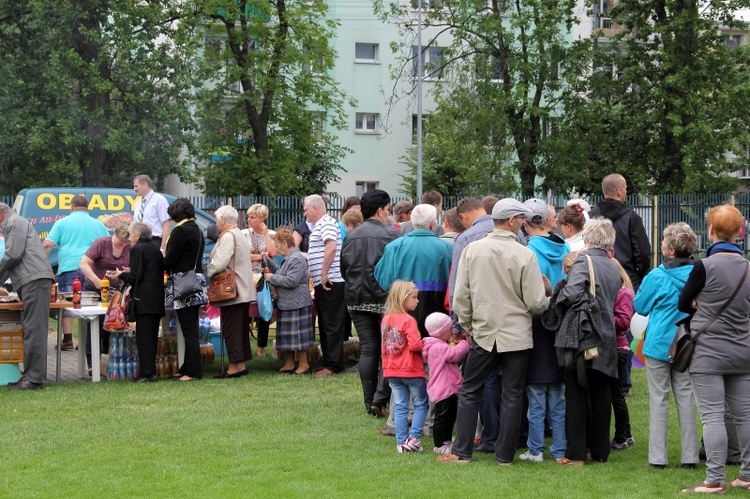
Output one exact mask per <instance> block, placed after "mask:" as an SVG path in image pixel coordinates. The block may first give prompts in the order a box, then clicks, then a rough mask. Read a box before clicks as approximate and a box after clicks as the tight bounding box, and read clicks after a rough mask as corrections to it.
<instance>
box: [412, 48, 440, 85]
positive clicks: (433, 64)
mask: <svg viewBox="0 0 750 499" xmlns="http://www.w3.org/2000/svg"><path fill="white" fill-rule="evenodd" d="M418 50H419V49H418V47H412V50H411V55H412V74H413V75H414V77H415V78H416V76H417V55H418ZM442 77H443V49H442V48H440V47H423V48H422V78H430V79H435V80H439V79H440V78H442Z"/></svg>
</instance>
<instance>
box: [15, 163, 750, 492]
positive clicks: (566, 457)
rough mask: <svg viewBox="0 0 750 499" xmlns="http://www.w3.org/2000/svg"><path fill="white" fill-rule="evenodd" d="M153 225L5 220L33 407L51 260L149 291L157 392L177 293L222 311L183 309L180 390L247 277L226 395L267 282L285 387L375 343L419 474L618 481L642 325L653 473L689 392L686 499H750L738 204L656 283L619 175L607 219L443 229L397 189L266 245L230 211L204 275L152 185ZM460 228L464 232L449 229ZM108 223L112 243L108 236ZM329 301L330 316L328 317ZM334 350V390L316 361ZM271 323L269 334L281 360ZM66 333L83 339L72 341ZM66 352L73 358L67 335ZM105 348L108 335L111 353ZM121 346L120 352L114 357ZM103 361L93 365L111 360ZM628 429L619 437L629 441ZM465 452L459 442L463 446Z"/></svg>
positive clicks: (141, 349)
mask: <svg viewBox="0 0 750 499" xmlns="http://www.w3.org/2000/svg"><path fill="white" fill-rule="evenodd" d="M134 190H135V191H136V193H137V194H139V195H140V196H141V199H140V200H139V201H138V203H137V204H136V206H135V210H134V221H133V223H132V224H130V225H127V224H121V225H120V226H118V227H117V228H116V229H115V231H114V234H112V235H108V233H107V231H106V228H104V230H103V231H102V229H103V226H101V227H100V225H101V223H100V222H98V221H97V220H95V219H94V218H93V217H90V216H88V214H87V213H86V211H87V208H88V205H87V202H86V199H85V198H83V196H76V197H75V198H73V202H72V203H71V212H72V213H71V216H70V217H66V218H65V219H62V220H60V221H58V222H57V223H56V224H55V226H54V227H53V230H52V231H51V232H50V234H49V236H48V238H47V240H45V241H44V243H43V244H42V243H41V242H40V241H39V239H38V238H37V237H36V234H35V233H34V231H33V227H31V226H30V224H29V223H28V221H26V220H24V219H23V218H21V217H19V216H18V215H16V214H14V213H13V212H12V210H11V209H10V208H9V207H8V206H7V205H4V204H2V203H0V226H2V229H3V231H4V233H5V244H6V251H5V254H4V255H3V257H2V260H0V279H4V278H5V277H7V276H10V278H11V280H12V281H13V284H14V287H15V289H16V290H17V291H18V293H19V296H20V297H21V298H22V299H23V300H24V302H25V307H26V310H27V311H30V312H31V313H28V312H27V313H26V314H25V316H24V331H25V333H24V342H25V346H26V357H25V359H24V372H23V376H22V378H21V380H20V381H19V382H17V383H14V384H11V385H10V388H11V389H17V390H25V389H35V388H39V387H41V384H42V381H43V379H44V377H45V374H46V324H41V322H43V319H44V318H46V316H47V314H48V309H47V307H48V303H49V300H48V296H49V293H50V286H51V284H52V281H53V278H54V276H53V274H52V270H51V268H50V266H49V262H48V260H47V259H46V255H45V250H47V252H49V250H50V249H51V248H53V247H59V249H60V262H61V264H60V267H59V268H58V272H59V274H58V276H57V278H58V283H59V285H60V286H64V287H65V288H66V289H67V287H68V286H69V285H70V284H71V283H72V282H73V280H74V279H75V278H76V277H80V280H81V281H82V282H83V283H84V286H85V289H88V290H99V289H100V288H101V286H102V279H103V278H104V277H105V276H106V277H108V278H110V279H112V282H114V283H117V282H118V281H122V282H123V283H126V284H130V285H131V286H132V290H133V292H132V301H131V306H130V310H129V319H130V320H133V321H134V322H135V324H136V338H137V344H138V353H139V357H140V366H141V373H140V377H139V378H138V379H136V381H137V382H148V381H154V380H156V366H155V357H156V344H157V337H158V332H159V323H160V321H161V319H162V317H163V316H164V314H165V300H164V292H165V288H164V283H163V280H162V276H163V274H164V273H165V272H166V273H167V274H168V275H170V276H180V275H182V274H184V273H187V272H195V273H196V274H197V275H198V276H200V277H199V279H202V281H201V283H202V288H203V291H202V292H198V293H195V294H192V295H190V296H188V297H186V298H180V299H174V300H171V301H170V300H169V299H167V302H168V303H171V305H172V306H173V308H174V310H175V311H176V315H177V319H178V320H179V323H180V326H181V329H182V332H183V335H184V337H185V360H184V363H183V364H182V365H181V366H180V369H179V374H178V376H177V379H179V380H180V381H194V380H198V379H200V378H201V377H202V376H203V372H202V366H201V359H200V348H199V345H198V337H199V334H198V321H199V313H200V308H201V306H203V305H206V304H207V303H208V296H207V293H206V286H207V283H208V279H210V278H211V277H213V276H218V275H219V274H223V273H225V272H227V271H232V272H233V273H234V276H235V280H236V295H235V297H234V298H232V299H229V300H224V301H221V302H219V303H218V304H217V306H218V307H219V308H220V311H221V312H220V317H221V331H222V336H223V338H224V340H225V342H226V349H227V355H228V358H229V367H228V369H227V370H226V371H224V372H221V373H220V374H219V375H217V377H219V378H239V377H243V376H246V375H248V374H249V372H248V368H247V364H246V363H247V362H248V361H249V360H251V358H252V351H251V345H250V323H251V318H250V315H249V310H250V304H251V303H252V302H254V301H255V300H256V281H255V277H258V276H261V275H262V276H263V277H262V278H263V280H265V281H266V282H268V283H269V284H270V285H272V287H273V289H274V293H275V300H276V301H275V307H276V312H277V317H276V324H277V325H276V349H277V350H278V351H279V352H280V353H281V355H282V357H283V359H284V364H283V365H282V367H281V368H280V369H279V373H281V374H288V375H306V374H315V376H318V377H329V376H335V375H337V374H338V373H341V372H342V371H343V370H344V367H345V365H344V361H345V359H344V354H343V345H344V341H345V340H346V338H348V336H349V335H350V334H351V325H352V323H353V325H354V328H355V329H356V334H357V336H358V338H359V342H360V357H359V362H358V365H357V370H358V372H359V377H360V380H361V384H362V395H363V405H364V410H365V412H366V413H367V414H369V415H372V416H375V417H378V418H386V417H387V418H388V419H387V422H386V425H385V428H383V429H382V430H381V434H383V435H386V436H395V440H396V450H397V452H399V453H408V452H421V451H423V445H422V436H423V435H424V436H431V437H432V438H433V440H434V445H433V446H432V448H433V451H434V452H435V453H436V454H437V460H438V461H439V462H442V463H456V464H462V463H469V462H471V460H472V456H473V453H474V452H483V453H493V454H494V455H495V459H496V460H497V463H498V464H500V465H511V464H512V463H513V461H514V459H515V458H516V452H517V449H518V448H519V447H526V448H527V450H526V451H525V452H523V453H521V454H520V455H519V456H518V458H519V459H521V460H525V461H530V462H541V461H543V460H544V459H545V449H546V447H547V446H546V443H545V435H546V434H548V432H549V433H550V434H551V445H550V446H549V448H548V449H546V450H547V453H548V455H549V457H550V458H552V459H554V460H555V461H556V462H557V463H558V464H559V465H561V466H582V465H584V464H585V463H586V462H587V461H596V462H606V461H607V460H608V457H609V454H610V452H611V451H612V450H615V451H621V450H626V449H628V448H629V447H631V446H633V445H635V439H634V438H633V434H632V431H631V427H630V417H629V411H628V405H627V396H628V395H629V394H630V393H631V383H630V371H629V369H630V365H631V358H632V355H633V352H631V349H630V345H631V342H632V340H633V335H632V334H631V331H630V324H631V320H632V318H633V315H634V313H635V312H637V313H639V314H642V315H644V316H648V317H649V323H648V327H647V329H646V332H645V337H644V338H643V354H644V356H645V358H646V362H645V366H646V375H647V379H648V390H649V400H650V406H649V407H650V409H649V442H648V449H649V453H648V456H649V458H648V463H647V464H648V466H651V467H654V468H664V467H666V466H667V464H668V462H667V420H668V417H667V415H668V406H669V392H670V390H671V391H672V392H673V393H674V396H675V400H676V402H677V411H678V420H679V425H680V446H681V465H682V466H683V467H688V468H694V467H695V466H697V464H698V462H699V454H700V450H699V445H698V431H697V423H696V419H695V407H696V404H697V408H698V410H699V412H700V415H701V422H702V426H703V447H704V449H705V454H706V461H707V474H706V480H705V481H704V482H702V483H700V484H698V485H696V486H693V487H689V488H686V489H684V490H683V492H695V493H723V492H724V491H725V490H726V480H725V478H726V476H725V468H726V465H727V462H730V463H731V462H734V461H739V462H740V463H741V466H742V467H741V470H740V476H739V477H738V478H736V479H735V480H734V481H733V482H731V485H732V486H734V487H738V488H743V489H747V490H750V402H748V400H747V399H746V398H745V397H744V395H746V394H747V393H750V361H748V359H750V327H749V326H750V318H749V315H750V314H749V313H748V311H749V310H750V308H749V307H750V281H748V280H746V275H747V273H748V268H749V265H748V262H747V261H746V259H745V258H744V255H743V253H742V251H741V249H740V248H739V247H738V246H737V245H736V244H734V241H735V239H736V238H737V236H738V234H739V233H740V231H741V229H742V227H743V224H744V220H743V217H742V215H741V214H740V212H739V211H738V210H737V209H736V208H734V207H733V206H731V205H722V206H717V207H714V208H712V209H711V210H710V211H709V212H708V215H707V222H708V227H709V232H708V237H709V239H710V241H711V243H712V244H711V245H710V246H709V247H708V248H707V257H706V258H705V259H703V260H695V259H693V258H692V255H693V254H694V253H695V251H696V248H697V236H696V235H695V233H694V232H693V231H692V230H691V228H690V227H689V226H688V225H687V224H685V223H675V224H672V225H669V226H668V227H667V228H666V229H665V230H664V233H663V239H662V241H661V254H662V256H663V262H664V263H662V264H661V265H659V267H658V268H655V269H653V270H652V269H651V260H650V255H651V247H650V243H649V239H648V237H647V233H646V229H645V227H644V226H643V221H642V220H641V218H640V216H639V215H638V214H637V212H636V211H635V210H633V209H632V207H629V206H627V204H626V202H625V201H626V196H627V182H626V180H625V179H624V178H623V177H622V176H621V175H618V174H611V175H608V176H607V177H605V178H604V180H603V182H602V192H603V195H604V199H603V200H602V201H601V202H600V203H599V204H598V205H597V206H594V207H593V208H590V207H589V205H588V204H587V203H586V202H585V201H583V200H572V201H570V202H569V203H568V205H567V206H566V207H565V208H563V209H562V210H561V211H560V213H559V214H558V213H557V211H556V209H555V207H553V206H550V205H547V203H546V202H544V201H543V200H540V199H529V200H527V201H525V202H520V201H518V200H515V199H511V198H505V199H497V198H495V197H492V196H488V197H486V198H484V199H482V200H477V199H474V198H465V199H462V200H461V201H460V202H459V203H458V205H457V206H456V207H455V208H453V209H451V210H448V211H446V212H445V213H443V212H442V196H441V195H440V194H439V193H438V192H436V191H427V192H426V193H425V194H424V195H423V197H422V199H421V203H420V204H417V205H416V206H415V205H413V204H412V203H411V202H408V201H407V202H403V201H402V202H399V203H396V204H395V205H393V206H391V198H390V196H389V195H388V194H387V193H386V192H384V191H382V190H379V189H374V190H369V191H367V192H365V193H364V194H363V195H362V197H361V198H356V197H352V198H348V199H347V200H346V204H345V210H344V211H343V212H342V216H341V217H340V220H336V219H334V218H333V217H332V216H331V215H330V214H329V213H328V206H327V201H326V200H325V199H324V198H323V197H321V196H319V195H311V196H308V197H307V198H305V200H304V207H303V210H304V215H305V221H304V222H302V223H300V224H299V225H297V226H294V227H290V228H279V230H277V231H273V230H269V228H268V227H267V226H266V224H265V222H266V219H267V217H268V208H267V207H266V206H263V205H261V204H256V205H253V206H251V207H250V208H249V209H248V210H247V229H244V230H240V228H239V226H238V222H239V220H238V218H239V213H238V212H237V210H236V209H234V208H233V207H231V206H222V207H221V208H219V209H218V210H217V211H216V214H215V216H216V221H217V228H218V236H217V237H216V238H215V239H216V244H215V246H214V248H213V250H212V252H211V257H210V262H209V264H208V265H207V266H206V268H205V269H204V268H203V265H202V263H201V255H202V254H203V249H204V245H205V240H204V235H203V232H202V231H201V230H200V228H199V227H198V226H197V224H196V223H195V221H194V218H195V210H194V207H193V206H192V204H190V202H189V201H188V200H187V199H177V200H175V201H174V202H173V203H172V204H169V203H167V202H166V200H165V199H164V198H163V196H161V195H159V194H157V193H155V192H154V191H153V188H152V184H151V180H150V179H149V178H148V177H147V176H145V175H139V176H138V177H136V178H135V179H134ZM441 215H442V217H441ZM97 224H98V225H97ZM313 298H314V301H313ZM316 315H317V325H318V328H319V335H320V347H321V351H322V366H321V369H319V370H317V372H315V373H313V369H312V367H311V364H310V362H309V360H308V357H307V352H308V350H309V349H310V347H312V346H313V345H314V344H315V324H316V318H315V317H316ZM680 321H689V322H690V327H691V329H692V330H693V331H694V332H697V331H700V334H701V336H700V339H699V340H698V341H696V343H695V353H694V356H693V358H692V362H691V364H690V368H689V369H688V371H687V372H685V373H682V372H678V371H676V370H675V369H674V368H673V367H672V366H671V364H670V362H669V360H670V359H669V357H668V354H667V351H668V349H669V346H670V344H671V342H672V339H673V337H674V335H675V332H676V330H677V323H679V322H680ZM270 323H271V321H267V320H263V319H256V324H257V335H258V351H257V354H258V356H259V357H263V356H265V354H266V352H265V349H266V348H267V346H268V332H269V326H270ZM64 327H65V326H64ZM64 332H65V335H66V336H65V338H64V340H63V343H62V345H63V348H65V349H68V348H72V341H71V338H70V336H69V334H70V329H69V328H67V327H65V329H64ZM102 338H104V336H102ZM105 341H106V339H105ZM89 356H90V354H89ZM613 415H614V426H615V432H614V435H612V436H611V435H610V424H611V420H612V416H613ZM454 432H455V439H454V438H453V435H454Z"/></svg>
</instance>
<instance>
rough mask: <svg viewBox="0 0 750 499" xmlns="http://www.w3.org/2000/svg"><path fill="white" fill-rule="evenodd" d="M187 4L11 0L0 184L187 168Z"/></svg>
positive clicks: (0, 70) (1, 47)
mask: <svg viewBox="0 0 750 499" xmlns="http://www.w3.org/2000/svg"><path fill="white" fill-rule="evenodd" d="M178 5H179V4H178ZM183 15H184V13H183V12H180V11H179V7H176V6H175V4H174V2H168V1H166V0H152V1H149V2H141V1H138V0H123V1H121V2H109V1H107V0H70V1H63V2H57V3H54V4H50V2H47V1H45V0H28V1H25V2H17V1H13V0H0V54H2V57H0V109H2V113H3V117H4V119H3V120H2V122H1V123H0V148H1V149H2V150H3V152H4V154H3V155H2V157H1V158H0V171H2V172H3V174H2V175H0V190H2V191H5V192H13V191H17V190H18V189H20V188H23V187H28V186H39V185H84V186H123V185H127V184H128V183H129V181H130V179H131V178H132V177H133V175H134V174H136V173H148V174H150V175H151V176H152V177H155V178H156V180H157V182H160V181H161V180H163V178H164V177H165V176H166V175H167V174H168V173H178V174H181V175H182V176H183V177H186V176H187V170H185V169H184V168H183V166H184V165H182V164H181V162H180V161H179V155H180V152H181V150H182V147H183V145H184V144H185V143H186V142H187V140H188V138H189V136H188V133H189V131H190V129H191V128H192V120H191V117H190V113H189V101H188V97H189V90H190V88H191V84H192V82H191V81H190V79H189V78H188V74H189V73H188V72H187V71H186V70H187V69H188V65H187V64H186V61H187V60H189V57H188V56H187V55H186V54H187V53H188V52H189V43H188V42H187V38H184V37H183V36H182V35H181V34H180V27H179V24H178V23H177V22H176V19H178V18H179V17H182V16H183Z"/></svg>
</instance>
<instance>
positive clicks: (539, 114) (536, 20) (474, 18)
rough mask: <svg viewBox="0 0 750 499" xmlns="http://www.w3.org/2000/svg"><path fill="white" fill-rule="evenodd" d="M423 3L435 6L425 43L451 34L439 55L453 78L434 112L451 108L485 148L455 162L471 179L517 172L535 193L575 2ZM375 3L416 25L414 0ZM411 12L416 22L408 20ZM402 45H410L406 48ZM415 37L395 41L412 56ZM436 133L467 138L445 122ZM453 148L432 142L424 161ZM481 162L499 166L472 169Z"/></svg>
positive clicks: (524, 188)
mask: <svg viewBox="0 0 750 499" xmlns="http://www.w3.org/2000/svg"><path fill="white" fill-rule="evenodd" d="M384 1H387V0H384ZM412 3H414V2H412ZM424 4H425V5H428V6H429V7H428V9H427V16H426V21H425V25H426V27H427V28H429V30H430V31H429V32H430V33H433V35H432V38H430V39H429V40H428V41H426V43H425V44H424V45H425V47H428V46H431V45H432V46H435V45H438V46H440V44H441V43H444V42H443V40H445V39H446V38H449V39H450V42H449V44H448V45H449V46H448V47H445V48H444V49H443V57H442V62H441V66H442V69H443V72H444V75H445V76H444V79H445V80H446V82H447V85H445V87H446V88H444V89H441V90H439V91H438V93H439V94H441V97H439V98H438V102H439V106H438V109H437V111H436V112H435V113H433V115H432V116H431V119H433V118H436V116H437V115H438V114H442V113H447V114H448V115H452V116H453V117H454V118H455V119H456V120H457V121H458V122H459V123H461V125H462V132H466V133H473V137H472V139H471V144H472V147H470V148H469V150H468V152H469V153H470V154H471V153H479V154H474V155H471V156H470V154H467V155H466V156H465V157H464V158H463V161H461V158H459V157H456V161H455V162H454V165H455V167H457V168H460V174H461V175H466V176H467V177H469V178H467V180H468V181H470V182H474V183H480V182H482V180H483V179H485V178H495V179H498V180H499V186H501V187H500V188H502V189H506V188H507V187H506V184H507V181H508V179H509V173H510V172H513V173H515V175H517V178H518V179H519V182H518V184H519V185H518V186H519V188H520V191H521V192H522V193H523V194H524V195H532V194H533V193H534V191H535V186H536V182H537V176H538V172H539V167H540V164H541V151H542V149H541V146H542V144H543V142H544V141H545V137H546V133H545V126H546V125H547V123H548V121H549V118H550V117H551V116H553V115H554V110H555V109H556V107H557V105H558V97H559V93H560V90H561V79H560V78H559V67H560V63H561V62H562V61H566V59H567V58H568V52H569V48H570V45H571V43H570V40H569V39H568V38H569V33H570V30H571V28H572V26H573V24H574V23H575V22H576V17H575V15H574V7H575V5H576V2H575V1H574V0H563V1H560V2H550V1H547V0H524V1H521V0H515V1H505V2H503V1H502V0H489V1H488V0H442V1H440V2H428V1H426V0H425V2H424ZM376 9H377V10H378V11H379V12H380V13H381V14H382V16H383V17H384V18H386V19H397V20H400V21H401V22H400V25H402V26H404V30H405V32H406V34H407V35H408V34H413V33H414V32H415V31H416V28H417V26H416V22H414V18H415V15H414V14H413V12H411V11H410V9H409V8H408V7H404V6H403V5H401V6H399V5H398V4H388V3H383V2H381V3H377V4H376ZM405 18H410V19H411V22H404V19H405ZM435 33H436V34H435ZM404 45H408V46H409V47H407V50H405V51H404ZM411 45H416V43H414V42H413V39H411V38H409V37H408V36H407V37H406V42H405V43H402V44H401V46H400V47H397V49H398V50H401V51H403V53H405V54H407V55H406V56H405V58H406V59H408V60H409V62H408V63H410V62H411V60H412V59H413V55H412V52H411V50H410V48H411ZM451 107H453V109H451ZM492 115H494V116H492ZM493 118H494V121H493ZM467 130H471V131H467ZM430 133H433V132H430ZM434 133H436V134H438V133H439V134H441V138H440V139H437V140H436V142H435V143H434V144H433V145H434V146H435V147H441V145H440V144H443V145H445V146H447V147H455V145H461V144H460V143H459V144H456V143H454V142H453V140H452V139H451V138H448V137H447V136H446V135H445V134H450V130H449V129H448V128H447V127H446V128H443V127H440V128H437V127H436V130H435V132H434ZM459 135H460V134H459ZM508 148H510V150H511V152H512V154H509V151H508ZM480 150H481V152H480ZM451 154H452V153H451V152H450V151H447V150H446V151H443V152H442V153H437V151H435V150H432V151H431V153H430V156H429V158H427V157H426V158H425V165H426V166H425V169H430V168H433V166H432V165H431V164H429V163H428V162H429V161H432V160H433V158H446V157H448V156H450V155H451ZM487 162H489V164H487ZM480 163H485V164H484V167H486V168H493V169H495V171H494V174H491V177H486V176H482V177H476V176H474V175H477V174H479V173H480V172H482V165H481V164H480ZM438 171H439V169H438ZM456 173H459V172H456ZM472 176H474V177H473V178H472Z"/></svg>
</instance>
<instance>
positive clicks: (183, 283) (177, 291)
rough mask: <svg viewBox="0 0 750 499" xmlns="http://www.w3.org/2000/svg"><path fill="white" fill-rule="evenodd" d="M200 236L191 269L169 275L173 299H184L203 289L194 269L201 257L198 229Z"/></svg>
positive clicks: (201, 235) (201, 234) (200, 241)
mask: <svg viewBox="0 0 750 499" xmlns="http://www.w3.org/2000/svg"><path fill="white" fill-rule="evenodd" d="M198 233H199V234H200V238H199V240H198V253H197V255H196V257H195V265H193V270H188V271H186V272H173V273H172V276H171V279H170V280H171V282H172V296H173V298H174V299H175V300H184V299H185V298H187V297H189V296H193V295H196V294H198V293H201V292H202V291H203V281H202V279H198V276H197V275H196V271H195V269H196V268H198V259H199V258H200V257H201V254H200V248H201V246H202V244H201V243H202V241H203V232H201V231H200V230H199V231H198Z"/></svg>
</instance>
